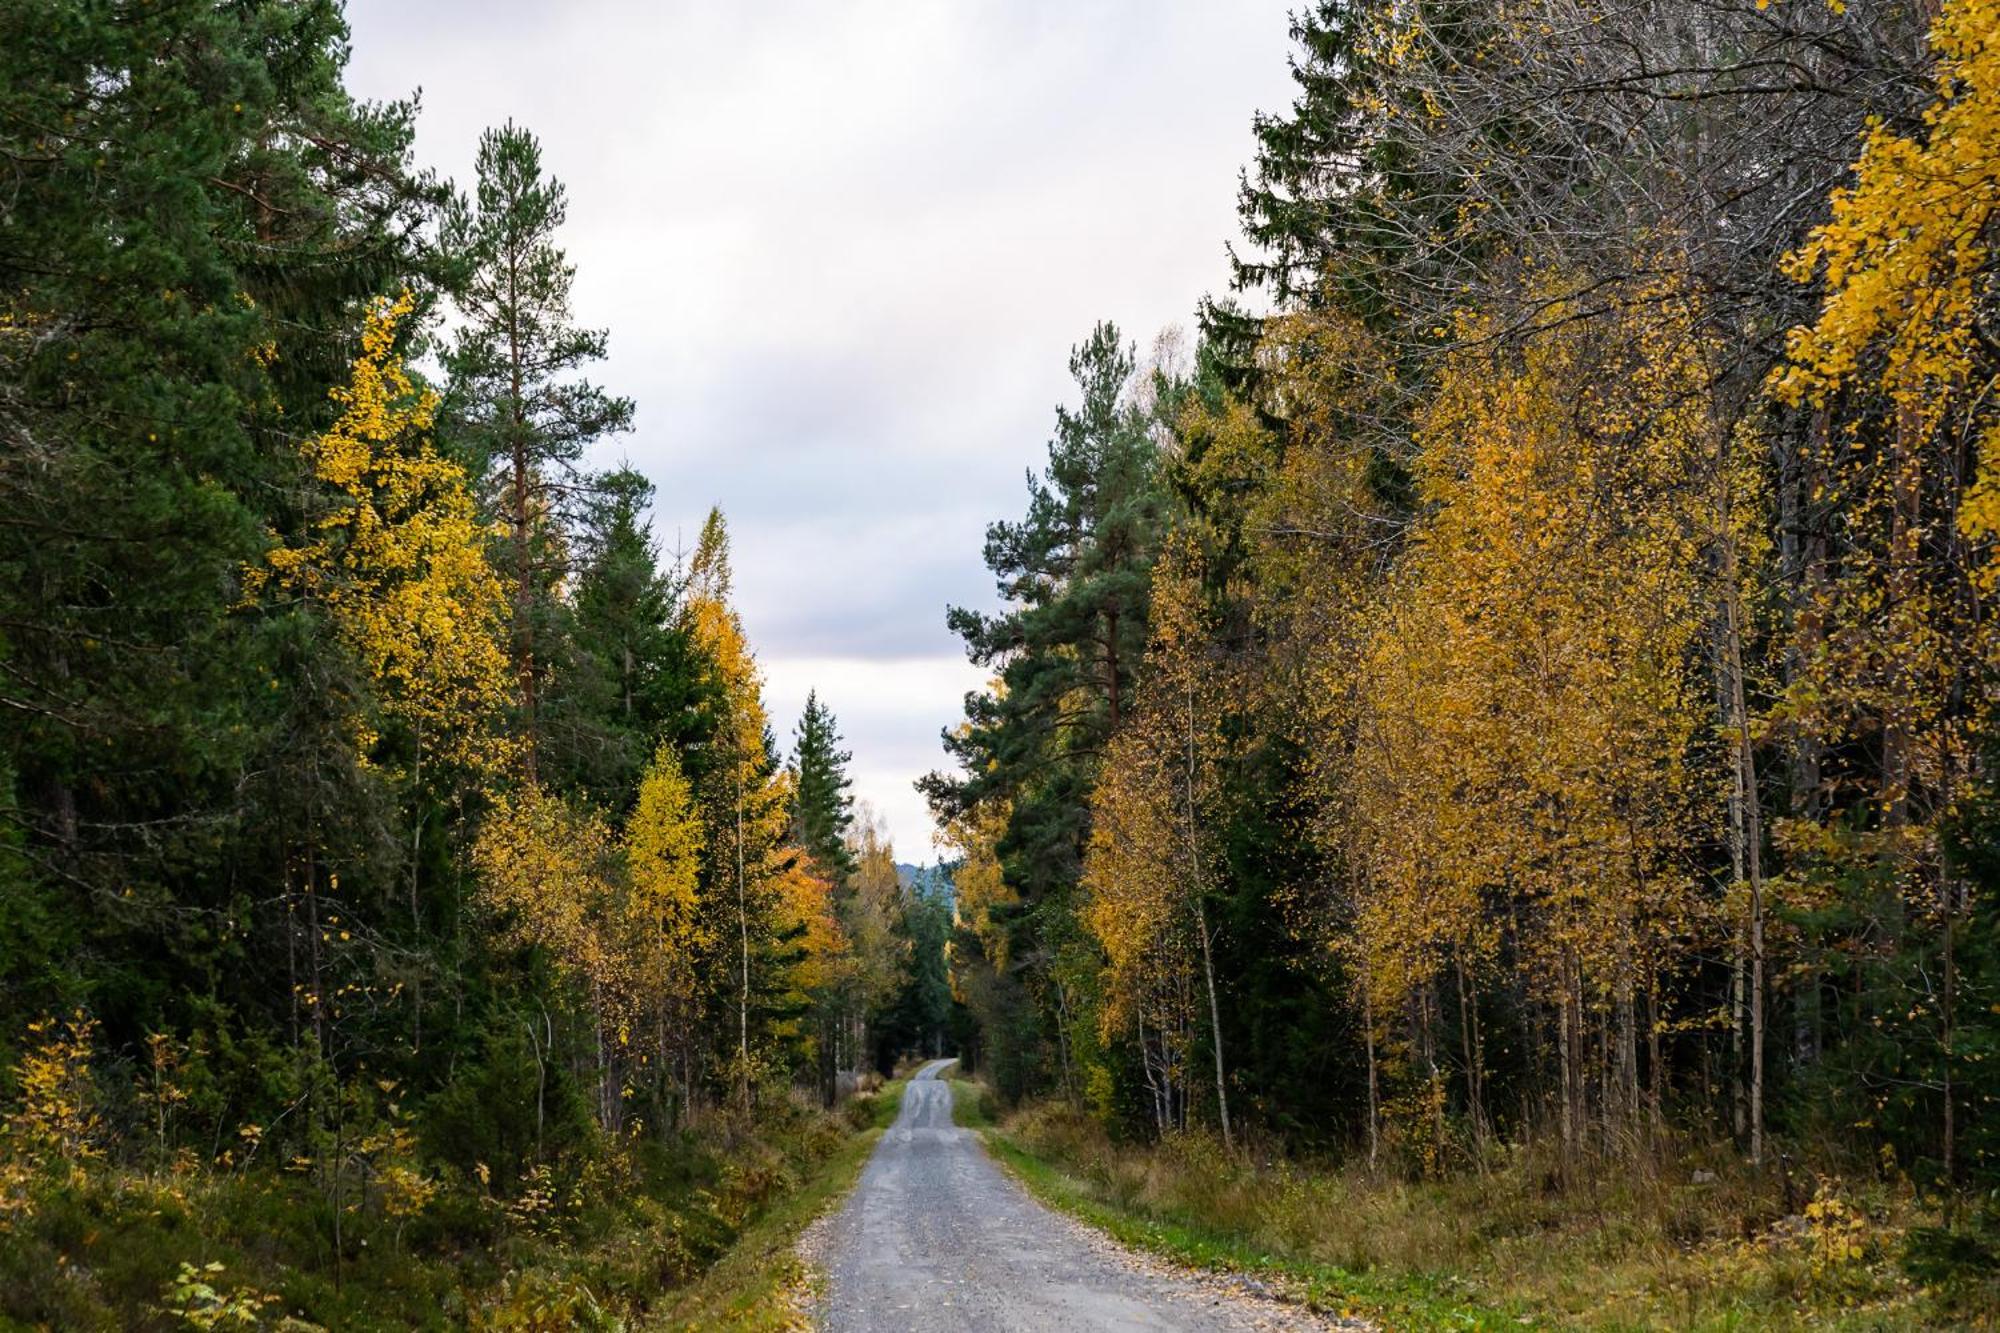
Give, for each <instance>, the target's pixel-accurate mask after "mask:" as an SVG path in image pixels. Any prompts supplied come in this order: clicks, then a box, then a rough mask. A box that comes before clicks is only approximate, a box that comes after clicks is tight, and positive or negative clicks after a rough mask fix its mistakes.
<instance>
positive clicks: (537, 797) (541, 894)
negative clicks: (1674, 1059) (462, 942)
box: [472, 786, 624, 995]
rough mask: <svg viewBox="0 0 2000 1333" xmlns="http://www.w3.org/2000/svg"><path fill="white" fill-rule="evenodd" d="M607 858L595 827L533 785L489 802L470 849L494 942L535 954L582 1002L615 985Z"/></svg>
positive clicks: (606, 835)
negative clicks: (496, 930)
mask: <svg viewBox="0 0 2000 1333" xmlns="http://www.w3.org/2000/svg"><path fill="white" fill-rule="evenodd" d="M613 855H614V843H613V839H612V836H611V830H610V829H609V828H608V827H606V825H605V823H604V821H603V820H601V819H599V818H598V817H597V816H596V815H593V814H586V813H583V812H580V811H577V810H575V809H572V808H571V807H570V806H569V804H568V803H567V802H565V801H563V800H562V798H561V797H558V796H555V795H552V794H551V793H549V792H546V791H543V790H542V789H541V788H540V787H536V786H525V787H523V788H521V789H520V790H518V791H515V792H511V793H508V794H506V795H504V796H501V797H499V798H498V799H496V800H495V802H494V805H493V809H492V811H491V812H489V813H488V815H487V816H486V820H485V822H484V823H483V824H481V825H480V829H479V836H478V838H477V839H476V840H475V842H474V843H473V848H472V860H473V865H474V868H475V869H476V870H477V871H478V872H479V881H480V886H481V889H482V896H483V901H484V903H485V904H486V906H487V908H488V909H489V910H490V911H492V912H493V913H494V914H495V916H496V918H497V919H498V921H499V924H500V933H501V938H502V939H504V940H506V941H507V942H508V943H510V944H512V945H514V946H516V947H535V948H539V949H541V950H542V951H543V952H544V953H546V954H547V955H548V958H549V962H550V966H551V967H552V968H553V969H554V971H555V973H556V975H557V977H559V978H560V979H561V980H562V981H563V982H564V983H565V984H566V985H569V986H571V987H573V988H574V989H575V990H576V991H578V992H579V993H582V994H586V995H587V994H590V993H592V991H593V990H597V991H600V992H601V991H602V990H603V989H605V988H606V986H607V983H613V982H616V981H619V980H621V979H622V978H621V977H620V976H619V975H618V974H617V973H616V972H615V971H614V968H617V967H618V966H619V965H620V964H621V963H622V962H623V961H624V960H622V959H620V958H619V957H618V954H617V950H616V945H615V941H616V938H617V936H618V934H619V933H620V932H618V931H616V930H614V929H612V928H611V925H612V922H613V921H614V919H615V917H616V916H617V904H616V898H615V893H614V882H613V870H614V867H613ZM612 989H620V988H618V987H616V986H613V987H612Z"/></svg>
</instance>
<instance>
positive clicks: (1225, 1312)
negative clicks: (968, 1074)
mask: <svg viewBox="0 0 2000 1333" xmlns="http://www.w3.org/2000/svg"><path fill="white" fill-rule="evenodd" d="M951 1063H952V1062H951V1061H949V1060H938V1061H934V1062H932V1063H931V1064H929V1065H926V1066H925V1067H924V1068H923V1069H922V1070H920V1071H919V1072H918V1073H917V1075H916V1077H915V1078H914V1079H912V1080H911V1082H910V1084H909V1087H908V1088H907V1089H906V1090H905V1091H904V1093H903V1107H902V1113H901V1115H900V1116H899V1117H898V1118H897V1120H896V1123H895V1125H894V1126H893V1127H892V1128H891V1129H890V1130H889V1131H888V1133H886V1134H884V1135H883V1137H882V1141H881V1142H880V1143H879V1144H878V1145H877V1146H876V1149H875V1155H874V1156H873V1157H872V1158H870V1159H869V1162H868V1166H867V1168H866V1170H865V1171H864V1172H863V1173H862V1176H861V1183H860V1184H859V1185H857V1186H856V1187H855V1191H854V1194H853V1196H852V1197H851V1198H849V1199H848V1201H847V1203H846V1206H845V1207H843V1208H842V1209H841V1211H840V1212H839V1213H838V1214H837V1215H836V1216H835V1217H834V1218H833V1219H832V1220H831V1221H830V1223H828V1224H827V1225H828V1232H827V1234H826V1235H825V1236H824V1237H823V1238H822V1253H821V1256H820V1258H821V1262H822V1263H823V1265H824V1267H825V1269H826V1272H827V1277H828V1287H827V1292H826V1296H825V1299H824V1301H823V1303H822V1307H821V1309H820V1311H819V1315H820V1323H821V1325H822V1327H824V1328H826V1329H828V1330H831V1333H903V1331H904V1330H918V1329H948V1330H951V1331H952V1333H984V1331H985V1330H989V1329H990V1330H1022V1333H1028V1331H1029V1330H1035V1331H1036V1333H1048V1331H1053V1330H1085V1329H1091V1330H1095V1329H1204V1330H1205V1329H1271V1328H1322V1327H1326V1325H1323V1324H1321V1323H1319V1322H1317V1321H1315V1320H1313V1319H1311V1318H1310V1317H1309V1316H1308V1315H1306V1314H1305V1313H1304V1312H1303V1311H1299V1310H1297V1309H1295V1308H1291V1307H1286V1306H1282V1305H1278V1304H1276V1303H1273V1302H1267V1301H1262V1300H1255V1299H1250V1298H1247V1297H1245V1296H1243V1295H1241V1294H1240V1293H1238V1292H1235V1291H1232V1290H1230V1289H1229V1288H1228V1287H1227V1286H1226V1284H1221V1283H1217V1284H1215V1285H1210V1284H1208V1283H1207V1282H1206V1281H1204V1280H1202V1279H1198V1278H1195V1277H1193V1276H1190V1275H1187V1274H1183V1273H1180V1272H1178V1271H1175V1270H1170V1269H1167V1268H1165V1267H1163V1266H1162V1265H1159V1264H1156V1263H1153V1262H1151V1261H1148V1260H1143V1259H1140V1258H1138V1257H1137V1256H1134V1255H1131V1254H1129V1253H1128V1252H1126V1251H1124V1250H1122V1249H1120V1248H1119V1247H1118V1246H1116V1245H1114V1244H1112V1243H1111V1242H1110V1241H1109V1240H1107V1239H1106V1238H1104V1237H1103V1236H1101V1235H1099V1234H1098V1233H1097V1232H1095V1231H1092V1230H1090V1229H1089V1228H1087V1227H1084V1226H1082V1225H1081V1224H1079V1223H1077V1222H1074V1221H1072V1220H1070V1219H1069V1218H1066V1217H1063V1216H1061V1215H1060V1214H1057V1213H1054V1212H1051V1211H1050V1210H1049V1209H1047V1208H1044V1207H1043V1206H1042V1205H1041V1204H1039V1203H1037V1202H1036V1201H1035V1200H1034V1199H1032V1198H1030V1197H1029V1196H1028V1194H1027V1193H1026V1192H1025V1191H1024V1190H1023V1189H1022V1188H1021V1186H1019V1185H1018V1184H1016V1183H1015V1182H1014V1180H1013V1179H1012V1178H1011V1177H1009V1176H1008V1175H1007V1174H1006V1173H1005V1172H1003V1171H1002V1170H1000V1168H999V1167H997V1166H996V1165H994V1163H993V1161H992V1159H991V1158H989V1157H988V1156H987V1155H986V1151H985V1149H984V1148H983V1147H982V1146H981V1145H980V1142H979V1139H978V1136H977V1135H975V1134H973V1133H972V1132H970V1131H969V1130H964V1129H960V1128H958V1127H957V1126H955V1125H954V1124H953V1123H952V1115H951V1110H952V1094H951V1085H950V1084H948V1083H945V1082H944V1081H942V1080H941V1079H939V1077H938V1074H939V1072H940V1071H942V1070H943V1069H945V1068H946V1067H947V1066H949V1065H950V1064H951Z"/></svg>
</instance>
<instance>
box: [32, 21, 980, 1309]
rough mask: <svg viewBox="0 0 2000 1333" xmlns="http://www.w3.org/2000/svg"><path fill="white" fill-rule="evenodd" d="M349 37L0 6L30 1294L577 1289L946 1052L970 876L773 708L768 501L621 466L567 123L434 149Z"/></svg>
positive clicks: (493, 1299)
mask: <svg viewBox="0 0 2000 1333" xmlns="http://www.w3.org/2000/svg"><path fill="white" fill-rule="evenodd" d="M346 42H347V32H346V26H345V21H344V18H343V16H342V13H341V9H340V6H339V5H338V4H336V3H332V2H331V0H309V2H306V3H262V2H258V3H240V4H239V3H209V2H208V0H186V2H182V3H171V4H126V3H96V2H95V0H80V2H79V3H62V4H41V3H30V4H9V5H6V6H5V7H4V9H0V176H4V185H0V440H4V444H0V680H4V684H0V701H3V702H4V707H3V708H0V712H4V715H5V719H6V720H5V723H4V725H0V1069H4V1070H5V1071H6V1072H5V1078H4V1091H0V1102H4V1107H5V1110H4V1129H0V1323H4V1324H6V1325H7V1326H9V1327H41V1328H49V1327H58V1328H84V1327H133V1326H142V1325H146V1324H149V1323H150V1324H152V1325H154V1326H158V1327H200V1328H218V1327H219V1328H232V1327H251V1326H264V1325H265V1323H267V1322H268V1323H275V1321H276V1320H277V1319H278V1318H279V1317H280V1316H283V1317H285V1318H288V1319H291V1320H293V1321H294V1322H295V1324H297V1325H298V1326H304V1325H305V1324H306V1323H311V1324H317V1325H324V1326H329V1327H414V1326H417V1325H419V1324H424V1323H431V1324H434V1323H435V1322H436V1321H437V1320H438V1319H439V1318H445V1319H447V1321H448V1322H449V1323H450V1324H454V1325H459V1326H463V1325H465V1324H466V1323H468V1322H469V1323H471V1324H473V1325H474V1326H485V1327H495V1328H500V1327H506V1328H515V1327H549V1328H555V1327H571V1326H585V1325H586V1324H587V1323H588V1322H589V1320H590V1319H595V1318H596V1317H597V1316H596V1314H595V1313H593V1311H595V1310H596V1308H597V1307H598V1306H599V1305H604V1306H605V1308H606V1309H607V1310H608V1309H609V1308H610V1305H609V1293H610V1292H611V1291H612V1290H613V1289H615V1288H617V1287H618V1285H619V1283H621V1282H622V1283H625V1284H627V1285H629V1286H631V1287H632V1288H633V1289H635V1290H637V1291H640V1292H642V1293H644V1292H647V1291H651V1292H654V1293H657V1292H659V1291H663V1290H665V1289H667V1288H669V1287H671V1286H673V1285H675V1284H676V1283H677V1282H679V1281H682V1280H684V1279H685V1278H686V1277H687V1276H688V1275H689V1274H692V1273H696V1272H699V1271H701V1269H702V1268H704V1267H705V1266H706V1265H707V1264H708V1263H709V1262H711V1261H712V1260H713V1258H714V1256H715V1255H716V1253H718V1252H719V1251H720V1250H721V1249H722V1248H724V1247H726V1246H727V1244H728V1242H729V1241H730V1240H731V1239H732V1238H733V1237H734V1236H735V1235H736V1234H737V1232H738V1231H740V1230H741V1228H742V1226H743V1224H744V1222H745V1219H746V1217H747V1216H748V1215H749V1213H750V1212H751V1211H752V1210H753V1209H755V1208H756V1207H758V1206H761V1203H762V1202H763V1201H764V1200H766V1199H768V1198H770V1197H773V1196H775V1195H777V1194H779V1193H782V1192H783V1191H785V1190H786V1189H788V1188H791V1187H793V1186H794V1185H796V1183H797V1177H798V1175H799V1173H800V1172H801V1171H804V1170H806V1169H807V1168H809V1167H810V1166H811V1165H812V1164H813V1163H814V1162H816V1161H817V1160H818V1158H819V1157H822V1156H824V1154H825V1153H826V1152H828V1151H830V1150H831V1148H832V1146H833V1145H834V1143H835V1142H836V1141H837V1139H838V1134H837V1132H836V1131H837V1130H838V1129H839V1128H840V1127H841V1126H842V1124H843V1123H844V1122H841V1121H838V1120H836V1119H834V1118H832V1117H830V1116H829V1115H828V1113H827V1112H825V1111H824V1110H822V1108H823V1107H830V1106H832V1105H833V1103H834V1101H835V1096H836V1092H839V1093H842V1094H843V1095H844V1094H845V1093H848V1092H851V1091H852V1090H853V1088H854V1086H855V1085H856V1084H858V1083H866V1082H869V1081H872V1080H874V1079H875V1078H878V1077H879V1075H878V1074H877V1072H876V1071H877V1070H878V1069H881V1070H886V1069H887V1068H888V1066H889V1065H890V1063H891V1062H892V1059H893V1056H894V1055H895V1054H896V1053H898V1052H901V1051H902V1050H904V1049H906V1048H908V1049H914V1048H918V1047H926V1048H930V1047H935V1046H936V1045H937V1044H939V1042H941V1040H942V1035H941V1033H942V1025H943V1023H944V1021H945V1017H946V1012H947V1009H948V1006H949V1003H950V997H949V993H948V991H947V989H946V987H945V982H944V975H943V946H944V936H945V932H946V930H947V928H948V924H949V909H948V907H947V906H946V900H945V897H944V893H943V891H942V889H941V888H940V887H939V886H938V885H936V884H933V883H930V882H929V881H925V882H921V883H916V884H911V883H906V882H905V879H904V877H902V876H901V875H899V873H898V870H897V867H896V864H895V859H894V851H893V849H892V848H891V847H890V845H889V843H888V841H887V838H886V835H885V834H884V833H883V832H882V831H881V829H880V827H879V826H878V825H877V823H876V822H875V821H874V820H873V819H872V818H871V817H870V816H868V815H867V813H866V812H865V811H861V810H857V809H856V807H855V803H854V800H853V797H852V794H851V791H850V786H851V784H850V781H849V778H848V775H847V764H848V754H847V752H846V750H845V749H844V748H843V745H842V741H841V737H840V732H839V726H838V723H837V722H836V720H835V718H834V715H833V713H832V712H831V710H830V709H829V708H827V707H826V706H824V705H823V704H822V703H820V702H819V701H818V700H817V699H813V700H810V701H809V702H808V704H807V707H806V710H805V714H804V716H803V718H802V720H801V721H800V722H799V724H798V727H797V729H796V732H795V734H794V735H792V736H790V737H786V738H783V740H782V741H781V739H780V738H779V737H778V736H776V735H775V734H774V733H773V729H772V726H771V723H770V719H769V715H768V713H767V710H766V706H765V702H764V698H763V694H762V679H761V675H760V671H759V667H758V664H757V659H756V656H755V652H754V650H753V648H752V646H751V645H750V644H749V643H748V642H747V640H746V637H745V634H744V630H743V626H742V624H741V621H740V619H739V616H738V614H737V611H736V609H735V607H734V605H733V602H732V588H731V552H730V535H729V530H728V526H727V523H726V521H725V518H724V516H723V515H722V514H721V513H720V512H714V513H711V514H710V516H709V518H708V521H707V523H706V524H705V526H704V527H703V528H702V530H701V532H700V536H699V540H698V542H697V543H696V545H695V547H694V549H693V550H692V551H687V552H664V551H663V550H662V548H661V543H660V541H659V540H658V539H657V538H656V536H655V535H654V534H653V533H652V531H651V530H650V527H649V524H648V519H647V513H648V509H649V505H650V502H651V500H652V496H653V483H652V482H651V481H650V480H649V479H648V478H646V477H644V476H642V475H640V474H639V473H637V472H636V471H633V470H631V469H630V468H626V467H619V468H612V469H610V470H602V469H593V468H592V467H590V466H588V465H587V459H588V458H589V457H595V456H602V455H603V452H604V451H603V448H602V447H601V446H603V445H605V444H606V443H607V442H615V440H616V438H617V437H618V436H619V435H620V434H621V433H623V432H625V431H627V430H628V429H629V428H630V427H631V425H632V423H633V420H634V416H635V412H637V411H638V410H639V409H638V407H637V406H636V405H635V404H634V403H632V402H631V401H628V400H625V399H622V398H619V397H617V396H615V395H613V394H611V393H608V392H606V391H605V390H604V389H602V388H601V387H599V386H598V385H596V384H595V383H593V381H592V378H591V373H592V368H593V366H594V365H595V364H596V363H598V362H600V361H601V360H602V358H603V357H604V356H605V354H606V349H607V345H608V344H607V339H608V335H607V332H606V331H605V330H601V329H592V328H587V327H582V326H580V325H579V324H578V323H577V322H576V321H575V319H574V317H573V315H572V313H571V302H570V293H571V284H572V280H573V277H574V268H573V266H572V265H571V263H570V262H569V261H568V259H566V257H565V255H564V252H563V249H562V248H561V240H560V235H561V230H562V228H563V226H564V223H565V217H566V210H567V205H566V200H565V194H564V190H563V187H562V185H561V183H560V182H559V181H558V180H556V179H555V178H554V177H553V176H552V174H551V173H550V172H549V170H548V169H547V168H546V167H545V166H544V164H543V162H542V159H541V153H540V148H539V145H538V143H537V140H536V137H535V135H534V134H533V133H531V132H530V131H529V130H528V129H526V128H524V127H521V126H519V125H515V124H512V123H509V124H504V125H501V126H497V127H495V128H493V129H491V130H490V131H488V132H487V133H486V134H485V135H484V136H483V137H482V138H481V140H480V143H479V151H478V160H477V172H476V179H475V180H473V181H472V182H470V183H469V185H468V186H467V187H465V188H463V189H461V188H460V187H458V186H456V185H454V184H453V183H452V182H449V181H445V180H441V179H438V178H436V177H435V176H434V175H432V174H430V173H427V172H424V171H421V170H419V169H417V168H416V167H415V166H414V164H413V157H412V144H413V136H414V124H415V120H414V117H415V107H414V105H413V104H411V103H399V104H389V105H379V104H364V103H360V102H357V101H356V100H355V99H354V98H352V97H351V96H350V95H349V94H348V93H347V92H346V91H345V90H344V87H343V83H342V77H343V64H344V61H345V59H346V55H347V46H346ZM837 1084H840V1085H841V1086H838V1087H837ZM649 1200H651V1201H653V1202H649ZM658 1200H666V1201H668V1202H669V1203H670V1204H671V1205H672V1206H671V1207H668V1206H663V1205H661V1204H660V1203H659V1202H657V1201H658ZM607 1236H611V1237H616V1236H626V1237H631V1238H635V1239H633V1240H632V1241H631V1242H630V1244H629V1245H628V1246H627V1249H628V1250H629V1254H611V1255H604V1254H599V1255H598V1256H597V1258H596V1259H595V1260H594V1262H596V1263H597V1264H598V1266H599V1269H600V1271H599V1272H597V1273H594V1274H593V1276H592V1277H591V1278H590V1279H589V1280H588V1281H586V1280H584V1279H582V1278H577V1277H575V1276H574V1275H573V1274H572V1273H570V1272H568V1271H567V1270H563V1269H561V1268H560V1267H558V1268H553V1269H549V1270H548V1271H546V1272H544V1271H542V1270H540V1269H537V1268H536V1265H535V1262H534V1259H535V1256H536V1255H537V1254H539V1253H540V1252H541V1251H542V1250H547V1251H549V1252H551V1253H554V1252H556V1251H557V1250H559V1249H561V1248H563V1247H566V1246H567V1247H582V1248H583V1249H584V1250H585V1251H587V1249H588V1246H587V1242H589V1241H591V1240H592V1239H593V1238H597V1239H602V1238H604V1237H607ZM537 1247H539V1249H538V1248H537ZM616 1264H623V1265H625V1267H626V1268H627V1269H629V1272H627V1273H625V1274H624V1275H623V1276H620V1277H610V1276H607V1275H606V1273H605V1272H604V1271H601V1270H603V1269H605V1268H606V1267H608V1266H613V1265H616ZM467 1270H469V1271H470V1272H471V1273H472V1277H471V1278H470V1279H466V1278H464V1277H463V1276H462V1275H461V1274H462V1272H463V1271H467ZM468 1288H469V1289H470V1291H471V1292H472V1294H471V1295H470V1296H468V1295H467V1294H466V1291H467V1290H468ZM482 1293H484V1294H482ZM496 1293H497V1294H496ZM489 1297H490V1299H489ZM531 1316H532V1317H531ZM267 1317H268V1318H267ZM610 1319H611V1315H610V1314H609V1313H605V1314H604V1315H603V1326H605V1327H609V1326H611V1324H610V1323H609V1322H608V1321H609V1320H610ZM535 1320H540V1321H541V1322H534V1321H535ZM523 1321H527V1322H523Z"/></svg>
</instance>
